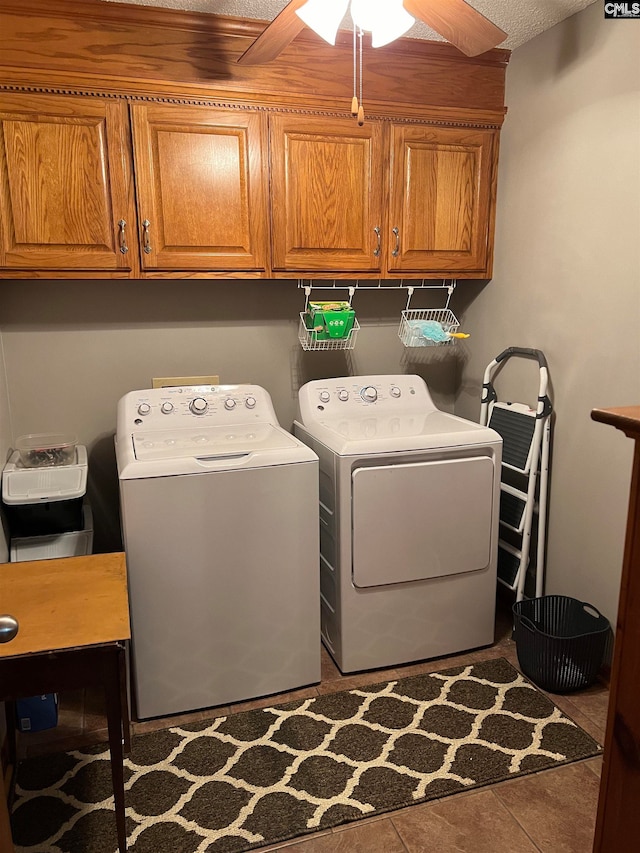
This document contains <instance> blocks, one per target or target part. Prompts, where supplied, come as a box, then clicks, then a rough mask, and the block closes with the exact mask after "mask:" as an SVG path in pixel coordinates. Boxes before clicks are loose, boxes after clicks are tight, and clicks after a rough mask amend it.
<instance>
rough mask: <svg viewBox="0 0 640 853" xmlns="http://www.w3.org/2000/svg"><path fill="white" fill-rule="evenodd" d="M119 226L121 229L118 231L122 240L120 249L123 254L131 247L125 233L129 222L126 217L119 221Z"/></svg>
mask: <svg viewBox="0 0 640 853" xmlns="http://www.w3.org/2000/svg"><path fill="white" fill-rule="evenodd" d="M118 227H119V228H120V231H119V233H118V238H119V240H120V251H121V253H122V254H123V255H126V254H127V252H128V251H129V247H128V246H127V235H126V234H125V228H126V227H127V222H126V220H125V219H121V220H120V222H118Z"/></svg>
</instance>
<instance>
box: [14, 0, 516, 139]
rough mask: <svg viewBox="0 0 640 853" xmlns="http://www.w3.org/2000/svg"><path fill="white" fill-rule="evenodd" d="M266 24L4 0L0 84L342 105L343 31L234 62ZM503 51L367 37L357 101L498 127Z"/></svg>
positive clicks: (78, 1) (70, 0) (305, 37)
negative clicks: (254, 61)
mask: <svg viewBox="0 0 640 853" xmlns="http://www.w3.org/2000/svg"><path fill="white" fill-rule="evenodd" d="M263 28H264V24H263V23H261V22H259V21H247V20H243V19H239V18H229V17H222V16H219V15H213V14H203V13H191V12H181V11H177V10H173V9H164V8H157V7H150V6H137V5H130V4H124V3H105V2H99V0H65V2H64V3H53V4H52V3H51V2H50V0H49V2H48V0H22V2H17V0H5V2H3V3H2V6H1V8H0V31H2V33H3V50H2V56H1V57H0V84H4V85H5V86H9V87H11V86H19V87H25V88H29V87H36V90H38V91H47V90H50V91H55V92H60V91H65V92H69V93H72V92H77V93H80V92H83V93H84V92H92V93H95V94H96V95H99V96H102V97H109V96H111V95H115V96H124V95H126V96H130V97H146V98H154V99H160V100H163V99H168V101H172V100H173V99H174V98H177V99H178V100H179V102H185V103H188V102H191V101H193V100H194V99H195V100H196V101H199V100H202V101H206V102H210V101H215V102H218V101H220V102H222V101H225V102H227V103H229V102H232V103H234V104H239V105H243V106H255V105H262V106H264V107H266V108H283V107H285V106H290V107H292V108H294V109H296V110H297V109H304V108H305V107H307V108H311V109H312V110H315V109H316V108H318V109H321V110H329V111H331V113H332V114H334V113H336V112H337V113H339V112H340V110H341V108H342V105H343V104H345V105H348V106H350V102H351V95H352V91H351V89H352V80H353V67H352V45H351V37H350V36H349V34H347V33H345V34H343V35H341V36H340V37H339V38H338V44H337V45H336V47H330V46H328V45H326V44H325V43H324V42H323V41H322V40H321V39H320V38H318V37H317V36H316V35H315V34H314V33H312V32H311V31H310V30H306V31H304V32H303V33H302V34H301V35H300V36H298V37H297V38H296V39H295V40H294V42H292V44H291V45H290V46H289V47H288V48H287V49H286V50H285V51H284V52H283V54H282V55H281V56H280V57H279V58H278V59H277V60H275V61H274V62H272V63H268V64H267V65H264V66H240V65H238V64H237V61H236V60H237V59H238V57H239V56H240V55H241V54H242V53H243V52H244V50H245V49H246V48H247V47H248V46H249V44H250V43H251V40H252V39H253V38H255V37H256V36H257V35H258V34H259V33H260V32H261V31H262V30H263ZM509 56H510V52H509V51H506V50H500V49H495V50H491V51H488V52H487V53H485V54H484V55H482V56H481V57H466V56H463V55H462V54H461V53H460V52H459V51H457V50H456V49H455V48H453V47H452V46H451V45H449V44H447V43H444V42H428V41H423V40H418V39H398V40H397V41H396V42H393V43H392V44H390V45H387V46H386V47H384V48H378V49H373V48H369V49H367V48H366V47H365V52H364V75H363V78H364V100H365V108H366V109H367V111H368V113H369V114H370V115H373V113H375V114H377V115H378V114H379V115H392V114H394V113H395V114H396V115H407V117H408V118H411V119H417V118H419V116H420V115H426V114H427V113H429V114H431V113H432V112H433V110H434V109H435V110H436V111H437V110H440V109H443V110H446V111H449V112H451V111H456V110H463V111H466V112H471V111H476V114H477V115H478V117H480V116H481V115H482V114H485V115H488V114H490V115H491V121H490V126H496V125H498V126H499V124H501V121H502V119H503V118H504V80H505V71H506V65H507V62H508V59H509ZM310 69H313V73H312V74H310V73H309V70H310ZM183 99H184V101H183ZM285 99H286V104H285ZM348 106H345V109H348Z"/></svg>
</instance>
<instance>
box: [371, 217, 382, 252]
mask: <svg viewBox="0 0 640 853" xmlns="http://www.w3.org/2000/svg"><path fill="white" fill-rule="evenodd" d="M373 230H374V233H375V235H376V238H377V243H376V247H375V249H374V250H373V255H374V257H376V258H378V257H380V252H381V251H382V246H381V241H382V237H381V232H380V228H379V226H378V225H376V227H375V228H374V229H373Z"/></svg>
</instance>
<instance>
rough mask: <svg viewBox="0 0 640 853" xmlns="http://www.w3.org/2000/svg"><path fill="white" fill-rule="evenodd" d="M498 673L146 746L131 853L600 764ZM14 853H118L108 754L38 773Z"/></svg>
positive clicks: (363, 692)
mask: <svg viewBox="0 0 640 853" xmlns="http://www.w3.org/2000/svg"><path fill="white" fill-rule="evenodd" d="M600 751H601V747H600V746H599V745H598V744H597V743H596V742H595V741H594V740H593V739H592V738H591V737H590V736H589V735H588V734H587V733H586V732H584V731H583V730H582V729H581V728H579V727H578V726H577V725H576V724H575V723H574V722H573V721H572V720H570V719H569V718H568V717H566V716H565V715H564V714H563V713H562V712H561V711H560V710H559V709H558V708H557V707H556V706H555V705H554V704H553V703H552V702H551V701H550V700H549V699H548V698H547V697H546V696H544V695H543V694H542V693H541V692H540V691H539V690H538V689H537V688H535V687H534V686H533V685H532V684H530V683H529V682H528V681H527V680H526V679H525V678H524V677H523V676H522V675H520V673H518V672H517V670H515V669H514V668H513V667H512V666H511V664H509V663H508V662H507V661H506V660H504V659H501V658H500V659H496V660H489V661H485V662H483V663H477V664H473V665H470V666H461V667H456V668H455V669H448V670H445V671H443V672H436V673H431V674H428V675H417V676H410V677H407V678H403V679H400V680H397V681H387V682H384V683H381V684H372V685H370V686H367V687H362V688H358V689H355V690H349V691H342V692H340V693H333V694H328V695H324V696H318V697H316V698H313V699H305V700H301V701H297V702H291V703H288V704H285V705H277V706H274V707H271V708H264V709H262V710H254V711H244V712H241V713H238V714H234V715H232V716H228V717H219V718H217V719H215V720H209V721H207V722H201V723H198V724H194V725H188V726H179V727H174V728H169V729H164V730H162V731H159V732H154V733H151V734H144V735H139V736H137V737H135V738H134V740H133V748H132V754H131V756H130V757H129V758H128V759H127V760H126V761H125V779H126V799H127V827H128V844H129V849H130V851H131V853H178V852H179V853H240V851H245V850H250V849H253V848H256V847H261V846H263V845H266V844H273V843H276V842H278V841H284V840H286V839H290V838H295V837H297V836H302V835H305V834H307V833H311V832H316V831H318V830H320V829H325V828H327V827H332V826H336V825H338V824H341V823H347V822H350V821H356V820H358V819H360V818H364V817H370V816H371V815H374V814H376V813H380V812H387V811H390V810H393V809H399V808H403V807H405V806H408V805H411V804H414V803H420V802H424V801H426V800H430V799H433V798H436V797H443V796H446V795H449V794H455V793H456V792H457V791H461V790H463V789H467V790H468V789H469V788H473V787H477V786H481V785H487V784H489V783H493V782H498V781H501V780H504V779H507V778H509V777H513V776H518V775H523V774H526V773H535V772H536V771H538V770H543V769H545V768H549V767H553V766H555V765H560V764H564V763H568V762H571V761H576V760H578V759H582V758H587V757H589V756H593V755H596V754H598V753H599V752H600ZM12 822H13V833H14V841H15V845H16V851H18V853H27V851H28V852H29V853H35V851H37V853H115V851H116V846H117V845H116V839H115V819H114V814H113V800H112V797H111V772H110V763H109V752H108V748H107V747H106V746H99V747H92V748H89V749H86V750H84V749H83V750H73V751H71V752H66V753H62V754H58V755H52V756H46V757H42V758H37V759H36V758H34V759H29V760H27V761H25V762H23V763H22V764H21V765H20V767H19V770H18V780H17V787H16V800H15V803H14V809H13V818H12Z"/></svg>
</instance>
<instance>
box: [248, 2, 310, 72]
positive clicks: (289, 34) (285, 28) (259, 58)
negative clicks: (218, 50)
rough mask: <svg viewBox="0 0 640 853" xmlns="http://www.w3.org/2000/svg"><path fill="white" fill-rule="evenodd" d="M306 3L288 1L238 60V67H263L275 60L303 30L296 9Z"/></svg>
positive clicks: (302, 23)
mask: <svg viewBox="0 0 640 853" xmlns="http://www.w3.org/2000/svg"><path fill="white" fill-rule="evenodd" d="M306 2H307V0H290V2H289V3H288V5H286V6H285V7H284V9H283V10H282V12H280V14H279V15H276V17H275V18H274V19H273V21H271V23H270V24H269V25H268V26H267V27H266V28H265V30H264V31H263V32H262V33H260V35H259V36H258V38H257V39H256V40H255V41H254V42H253V44H252V45H251V46H250V47H248V48H247V50H245V52H244V53H243V54H242V56H241V57H240V58H239V59H238V62H239V63H240V65H263V64H264V63H265V62H271V60H272V59H275V58H276V56H278V54H280V53H281V52H282V51H283V50H284V49H285V47H286V46H287V45H288V44H290V43H291V42H292V41H293V40H294V38H295V37H296V36H297V35H298V33H299V32H300V31H301V30H302V29H304V26H305V24H304V22H303V21H302V19H301V18H299V17H298V16H297V15H296V9H299V8H300V7H301V6H304V4H305V3H306Z"/></svg>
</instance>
